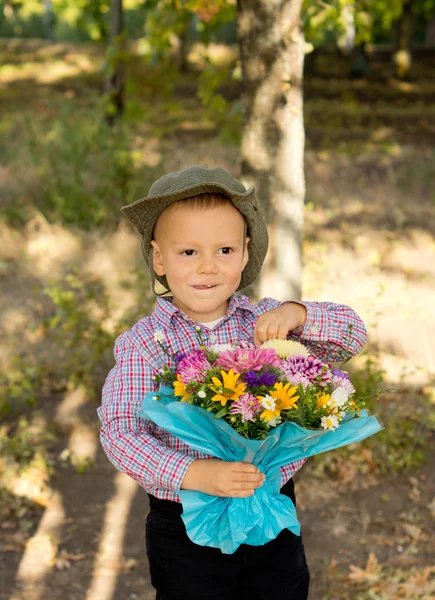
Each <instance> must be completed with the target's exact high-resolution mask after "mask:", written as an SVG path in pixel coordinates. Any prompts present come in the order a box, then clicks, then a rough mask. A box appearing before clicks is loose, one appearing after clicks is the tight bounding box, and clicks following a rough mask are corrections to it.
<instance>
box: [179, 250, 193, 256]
mask: <svg viewBox="0 0 435 600" xmlns="http://www.w3.org/2000/svg"><path fill="white" fill-rule="evenodd" d="M181 254H184V256H193V255H194V254H195V250H183V252H182V253H181Z"/></svg>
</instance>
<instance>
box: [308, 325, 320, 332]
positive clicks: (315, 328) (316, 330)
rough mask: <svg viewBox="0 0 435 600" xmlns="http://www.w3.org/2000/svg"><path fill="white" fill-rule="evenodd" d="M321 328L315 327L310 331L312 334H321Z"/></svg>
mask: <svg viewBox="0 0 435 600" xmlns="http://www.w3.org/2000/svg"><path fill="white" fill-rule="evenodd" d="M319 330H320V327H319V325H313V326H312V327H311V329H310V332H311V333H319Z"/></svg>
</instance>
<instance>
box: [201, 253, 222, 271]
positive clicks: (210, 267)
mask: <svg viewBox="0 0 435 600" xmlns="http://www.w3.org/2000/svg"><path fill="white" fill-rule="evenodd" d="M217 272H218V268H217V265H216V261H215V260H214V258H213V257H211V256H202V257H201V260H200V261H199V265H198V273H205V274H206V275H212V274H213V273H217Z"/></svg>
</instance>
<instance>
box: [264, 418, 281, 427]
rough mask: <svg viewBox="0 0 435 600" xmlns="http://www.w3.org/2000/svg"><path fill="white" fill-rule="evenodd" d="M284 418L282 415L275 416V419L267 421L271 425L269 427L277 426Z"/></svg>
mask: <svg viewBox="0 0 435 600" xmlns="http://www.w3.org/2000/svg"><path fill="white" fill-rule="evenodd" d="M281 421H282V419H281V417H279V416H277V417H273V419H270V421H268V422H267V424H268V425H269V427H276V426H277V425H279V424H280V423H281Z"/></svg>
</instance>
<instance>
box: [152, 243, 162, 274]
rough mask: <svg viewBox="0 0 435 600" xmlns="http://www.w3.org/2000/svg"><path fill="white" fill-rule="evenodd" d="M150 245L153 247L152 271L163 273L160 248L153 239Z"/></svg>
mask: <svg viewBox="0 0 435 600" xmlns="http://www.w3.org/2000/svg"><path fill="white" fill-rule="evenodd" d="M151 246H152V248H153V267H154V272H155V273H156V274H157V275H165V266H164V264H163V257H162V253H161V251H160V248H159V247H158V245H157V242H155V241H154V240H152V241H151Z"/></svg>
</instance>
